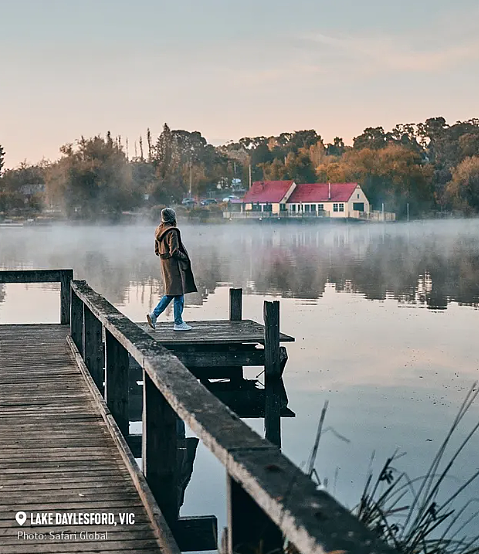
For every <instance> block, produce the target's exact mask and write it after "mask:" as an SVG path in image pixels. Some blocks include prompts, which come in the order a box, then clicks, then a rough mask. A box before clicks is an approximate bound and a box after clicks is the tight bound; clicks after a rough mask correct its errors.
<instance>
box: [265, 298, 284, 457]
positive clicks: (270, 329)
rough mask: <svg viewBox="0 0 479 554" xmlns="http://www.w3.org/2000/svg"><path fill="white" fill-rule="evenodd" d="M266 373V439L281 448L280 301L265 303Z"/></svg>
mask: <svg viewBox="0 0 479 554" xmlns="http://www.w3.org/2000/svg"><path fill="white" fill-rule="evenodd" d="M264 373H265V389H266V406H265V417H264V427H265V435H266V439H267V440H269V441H271V442H272V443H273V444H275V445H276V446H278V447H279V448H281V403H280V392H281V361H280V347H279V302H278V301H277V300H275V301H274V302H265V303H264Z"/></svg>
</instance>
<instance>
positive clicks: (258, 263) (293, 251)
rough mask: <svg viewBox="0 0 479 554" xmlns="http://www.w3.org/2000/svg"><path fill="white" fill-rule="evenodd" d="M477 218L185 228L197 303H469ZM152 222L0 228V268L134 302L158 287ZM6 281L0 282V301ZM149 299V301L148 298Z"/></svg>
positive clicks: (478, 282)
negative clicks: (71, 280)
mask: <svg viewBox="0 0 479 554" xmlns="http://www.w3.org/2000/svg"><path fill="white" fill-rule="evenodd" d="M478 232H479V224H478V222H477V221H463V222H446V223H444V222H437V223H435V222H434V223H411V224H409V225H405V224H404V225H401V224H398V225H393V226H382V225H378V226H371V225H352V224H351V225H341V224H339V225H331V224H322V225H302V226H298V225H270V224H269V225H266V224H265V225H261V224H254V223H253V224H251V225H248V226H247V225H239V226H232V225H220V226H207V225H205V226H196V227H194V226H188V225H184V226H183V234H184V237H185V241H186V243H187V245H188V249H189V251H190V252H191V256H192V258H193V263H194V270H195V274H196V278H197V282H198V285H199V287H198V288H199V292H198V293H197V294H196V295H190V296H189V297H188V302H189V304H190V305H202V303H203V301H204V300H205V299H206V298H207V297H208V295H209V294H211V293H213V292H214V291H215V289H216V288H217V287H218V286H219V285H221V284H224V283H232V284H234V285H235V286H241V287H243V288H244V289H245V291H246V292H248V293H250V294H277V295H280V296H283V297H294V298H299V299H304V300H314V299H318V298H320V297H321V296H322V295H323V294H324V291H325V287H326V285H327V284H331V283H332V284H334V286H335V289H336V291H337V292H343V293H360V294H363V295H364V296H365V298H367V299H370V300H385V299H386V298H395V299H396V300H397V301H398V302H400V303H402V304H409V305H411V306H421V307H427V308H431V309H446V308H447V306H448V304H450V303H451V302H457V303H459V304H461V305H468V306H474V307H477V305H478V302H479V246H478V241H477V238H476V237H477V236H478ZM152 233H153V228H152V227H61V228H57V227H52V228H46V229H44V228H42V229H38V228H24V229H21V228H20V229H17V228H16V229H8V230H3V229H2V232H1V236H0V267H3V268H14V269H20V268H27V267H33V268H56V267H73V269H74V270H75V275H76V277H77V278H80V279H86V280H87V281H88V282H89V283H90V284H91V285H92V286H93V288H95V289H96V290H98V291H99V292H101V293H102V294H104V295H105V296H106V297H107V298H109V299H110V300H111V301H112V302H113V303H115V304H120V305H121V304H124V303H125V302H126V301H127V299H128V295H129V293H130V292H131V289H132V287H133V288H137V290H138V291H139V293H140V295H141V301H142V303H146V304H149V303H153V302H154V301H156V299H157V298H158V296H159V295H160V294H161V293H162V283H161V276H160V269H159V263H158V260H157V258H156V257H155V256H154V254H153V250H152ZM4 299H5V289H4V288H3V287H0V302H1V301H3V300H4ZM150 299H151V302H149V300H150Z"/></svg>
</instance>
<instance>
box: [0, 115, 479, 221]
mask: <svg viewBox="0 0 479 554" xmlns="http://www.w3.org/2000/svg"><path fill="white" fill-rule="evenodd" d="M129 150H130V145H129V143H128V140H126V141H125V142H123V140H122V138H121V137H112V136H111V133H109V132H108V133H107V134H106V135H105V136H100V135H97V136H95V137H92V138H85V137H81V138H80V139H79V140H77V141H76V142H75V143H71V144H66V145H63V146H62V147H61V148H60V154H61V156H60V158H59V159H58V160H56V161H53V162H51V161H46V160H43V161H41V162H39V163H37V164H28V163H26V162H24V163H22V164H20V165H19V166H18V167H17V168H15V169H8V170H5V169H4V164H5V159H6V155H7V154H6V152H5V150H4V148H3V147H2V146H1V145H0V212H2V211H3V212H6V211H7V212H8V211H12V210H22V209H24V208H25V186H26V185H28V186H30V185H39V184H41V185H44V187H42V188H44V192H43V193H42V194H41V195H29V198H28V207H29V209H32V210H33V209H36V210H40V209H41V208H42V207H50V208H52V207H55V208H60V209H61V210H62V211H64V213H65V214H66V215H67V216H69V217H72V216H74V215H75V214H81V216H82V217H87V218H96V217H99V216H100V215H101V214H115V213H119V212H121V211H122V210H131V209H136V208H143V207H145V206H153V205H171V204H174V203H177V202H181V200H182V199H183V198H184V197H185V196H189V195H190V194H192V195H194V196H198V197H204V196H206V195H207V194H208V193H212V194H215V193H218V194H220V195H221V194H224V191H226V190H229V189H230V187H231V183H232V182H233V180H234V179H236V182H238V181H239V180H241V182H242V183H243V186H244V188H247V187H248V182H249V179H250V175H251V178H252V180H282V179H293V180H295V181H296V182H297V183H312V182H358V183H359V184H360V185H361V186H362V187H363V189H364V191H365V193H366V195H367V196H368V198H369V200H370V202H371V204H372V205H373V207H374V208H375V209H380V208H381V205H382V204H383V203H384V205H385V207H386V210H388V211H393V212H396V213H397V214H398V217H399V218H401V217H403V216H404V215H405V213H406V210H407V209H409V213H410V214H411V215H424V214H430V213H431V212H432V211H444V212H450V211H453V210H456V211H458V212H460V213H463V214H466V215H470V214H476V213H478V212H479V119H470V120H468V121H458V122H456V123H454V124H452V125H449V124H448V123H447V122H446V120H445V119H444V118H443V117H435V118H430V119H427V120H426V121H425V122H424V123H418V124H412V123H411V124H399V125H396V126H395V127H394V129H392V130H390V131H385V130H384V129H383V128H382V127H369V128H366V129H365V130H364V131H363V133H362V134H360V135H359V136H357V137H355V138H354V140H353V144H352V146H348V145H345V143H344V141H343V140H342V139H341V138H340V137H336V138H335V139H334V140H333V142H332V143H325V142H324V140H323V139H322V137H321V136H320V135H319V134H318V133H317V132H316V131H315V130H302V131H295V132H291V133H281V134H280V135H278V136H271V137H266V136H260V137H244V138H242V139H240V140H239V141H237V142H233V141H231V142H229V143H227V144H225V145H222V146H218V147H215V146H213V145H211V144H208V142H207V140H206V139H205V138H204V137H203V136H202V135H201V133H200V132H198V131H195V132H189V131H185V130H172V129H170V128H169V127H168V125H167V124H165V125H164V127H163V130H162V132H161V133H160V134H159V136H158V137H157V138H156V139H154V138H153V137H152V134H151V132H150V130H149V129H148V130H147V132H146V144H144V143H143V138H142V137H140V139H139V140H138V142H135V144H134V153H133V155H130V152H129ZM27 190H28V187H27Z"/></svg>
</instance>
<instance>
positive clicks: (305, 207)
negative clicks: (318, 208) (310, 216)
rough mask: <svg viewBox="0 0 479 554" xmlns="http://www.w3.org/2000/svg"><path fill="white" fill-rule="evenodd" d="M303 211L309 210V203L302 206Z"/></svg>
mask: <svg viewBox="0 0 479 554" xmlns="http://www.w3.org/2000/svg"><path fill="white" fill-rule="evenodd" d="M304 211H305V212H309V204H306V205H305V206H304Z"/></svg>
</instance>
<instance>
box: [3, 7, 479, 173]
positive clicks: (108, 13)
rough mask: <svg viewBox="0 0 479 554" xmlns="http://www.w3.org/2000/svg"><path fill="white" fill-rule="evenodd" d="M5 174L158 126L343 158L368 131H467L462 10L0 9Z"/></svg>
mask: <svg viewBox="0 0 479 554" xmlns="http://www.w3.org/2000/svg"><path fill="white" fill-rule="evenodd" d="M0 8H1V11H2V18H1V20H0V47H1V48H2V50H3V51H4V52H8V56H6V57H5V59H4V60H3V64H2V86H1V87H0V110H1V114H0V121H1V128H0V144H1V145H2V146H3V147H4V149H5V151H6V154H7V155H6V159H5V162H6V168H13V167H17V166H18V165H19V164H20V163H21V162H23V161H24V160H26V161H28V162H29V163H37V162H39V161H41V160H42V159H46V160H51V161H54V160H56V159H58V158H59V157H60V152H59V148H60V146H62V145H63V144H67V143H74V142H75V141H76V140H77V139H79V138H80V137H81V136H82V135H83V136H85V137H91V136H95V135H98V134H100V135H102V136H105V135H106V133H107V131H110V132H111V133H112V136H118V135H121V136H122V139H123V144H125V139H126V138H128V140H129V154H130V157H131V156H132V154H133V152H134V143H135V141H138V139H139V136H140V135H142V136H143V138H144V139H145V136H146V129H147V128H150V130H151V133H152V136H153V138H154V139H156V137H157V136H158V135H159V134H160V133H161V130H162V126H163V123H165V122H167V123H168V125H169V126H170V127H171V128H172V129H184V130H188V131H193V130H197V131H199V132H201V134H202V135H203V136H204V137H205V138H206V139H207V140H208V142H209V143H210V144H213V145H215V146H218V145H220V144H224V143H226V142H228V141H231V140H232V141H237V140H238V139H240V138H241V137H247V136H250V137H254V136H262V135H264V136H277V135H278V134H280V133H282V132H292V131H295V130H302V129H315V130H316V131H317V132H318V134H320V135H321V137H322V138H323V140H324V141H325V142H332V141H333V139H334V137H335V136H339V137H341V138H343V140H344V142H345V143H346V144H348V145H351V144H352V139H353V137H355V136H358V135H360V134H361V133H362V132H363V130H364V129H365V128H366V127H383V128H384V129H385V130H386V131H387V130H390V129H392V128H393V127H394V126H395V125H396V124H398V123H418V122H423V121H425V120H426V119H427V118H431V117H438V116H442V117H444V118H445V119H446V120H447V121H448V123H449V124H453V123H455V122H456V121H458V120H468V119H471V118H473V117H477V116H478V115H479V113H478V104H477V96H478V92H479V75H478V74H477V71H476V70H475V68H476V65H477V61H478V60H479V39H478V38H477V35H478V31H479V23H478V22H479V17H478V16H479V7H478V6H477V2H475V1H473V0H461V2H460V3H456V4H455V5H453V6H452V5H450V3H449V2H447V1H446V0H436V1H433V0H424V1H423V2H422V3H421V4H420V5H417V3H415V2H414V0H404V2H403V3H402V4H401V6H396V5H383V3H380V2H379V1H378V0H369V1H367V2H365V3H363V4H361V5H357V4H356V3H355V2H354V1H353V0H345V2H343V3H342V4H341V6H335V5H328V4H327V3H326V2H325V1H324V0H320V1H318V0H298V2H297V3H296V5H295V7H294V9H292V8H291V6H290V4H289V3H287V2H285V1H281V0H280V1H277V2H274V3H273V2H272V0H264V1H263V2H262V3H261V5H259V6H258V5H257V3H255V2H254V1H253V0H244V1H243V2H242V3H241V5H227V6H226V5H225V4H224V3H223V2H221V1H220V0H208V1H207V2H205V3H203V4H201V5H198V3H196V2H194V1H193V0H183V2H182V3H181V5H176V4H173V3H167V2H164V1H159V2H158V1H153V0H137V1H136V2H133V1H132V0H116V1H115V2H114V1H113V0H104V1H103V2H102V3H101V4H99V3H98V2H96V1H94V0H84V1H83V2H82V3H81V5H73V4H69V5H68V6H67V5H65V4H64V3H63V2H60V1H59V0H42V2H38V1H36V0H17V1H16V2H15V3H12V2H8V0H0Z"/></svg>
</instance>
